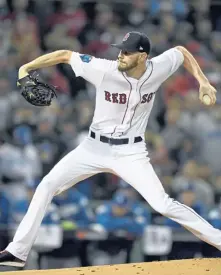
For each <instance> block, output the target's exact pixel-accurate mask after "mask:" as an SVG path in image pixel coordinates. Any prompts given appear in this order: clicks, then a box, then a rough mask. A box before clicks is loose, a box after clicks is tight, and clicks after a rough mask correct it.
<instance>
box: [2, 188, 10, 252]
mask: <svg viewBox="0 0 221 275" xmlns="http://www.w3.org/2000/svg"><path fill="white" fill-rule="evenodd" d="M9 212H10V201H9V199H8V197H7V196H6V194H5V193H4V191H2V190H1V189H0V248H1V249H3V248H4V246H5V244H7V242H8V240H9V238H8V237H9V236H8V233H9V232H8V230H9V217H10V213H9Z"/></svg>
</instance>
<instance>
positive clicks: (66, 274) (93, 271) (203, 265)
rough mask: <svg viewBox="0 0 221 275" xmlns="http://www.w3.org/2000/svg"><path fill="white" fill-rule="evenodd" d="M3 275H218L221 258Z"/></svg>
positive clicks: (5, 273)
mask: <svg viewBox="0 0 221 275" xmlns="http://www.w3.org/2000/svg"><path fill="white" fill-rule="evenodd" d="M0 272H1V268H0ZM3 274H4V275H38V274H39V275H138V274H139V275H186V274H188V275H220V274H221V258H216V259H190V260H177V261H162V262H151V263H136V264H122V265H104V266H92V267H82V268H67V269H50V270H27V271H12V272H4V273H3Z"/></svg>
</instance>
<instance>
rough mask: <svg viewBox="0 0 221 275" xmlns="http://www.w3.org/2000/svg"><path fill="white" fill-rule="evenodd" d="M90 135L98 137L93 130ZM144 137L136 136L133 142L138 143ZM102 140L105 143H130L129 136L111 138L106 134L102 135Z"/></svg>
mask: <svg viewBox="0 0 221 275" xmlns="http://www.w3.org/2000/svg"><path fill="white" fill-rule="evenodd" d="M90 137H92V138H94V139H95V138H96V134H95V132H93V131H91V133H90ZM142 140H143V139H142V137H141V136H139V137H135V138H134V142H133V143H137V142H140V141H142ZM100 141H101V142H104V143H109V144H112V145H123V144H128V143H129V138H109V137H105V136H100Z"/></svg>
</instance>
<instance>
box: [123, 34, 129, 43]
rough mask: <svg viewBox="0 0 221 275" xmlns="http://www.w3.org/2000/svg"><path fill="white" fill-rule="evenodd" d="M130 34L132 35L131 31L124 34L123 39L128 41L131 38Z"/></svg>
mask: <svg viewBox="0 0 221 275" xmlns="http://www.w3.org/2000/svg"><path fill="white" fill-rule="evenodd" d="M129 36H130V33H129V32H128V33H127V34H126V35H125V36H124V38H123V41H127V39H128V38H129Z"/></svg>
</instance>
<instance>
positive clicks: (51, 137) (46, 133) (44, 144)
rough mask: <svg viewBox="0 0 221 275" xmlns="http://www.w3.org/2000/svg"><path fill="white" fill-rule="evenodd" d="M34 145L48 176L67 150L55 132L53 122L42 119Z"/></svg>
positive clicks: (44, 173)
mask: <svg viewBox="0 0 221 275" xmlns="http://www.w3.org/2000/svg"><path fill="white" fill-rule="evenodd" d="M34 144H35V145H36V147H37V149H38V152H39V156H40V159H41V162H42V165H43V175H46V174H47V173H48V172H49V171H50V170H51V168H52V167H53V166H54V164H55V163H56V162H57V161H58V160H59V159H60V157H61V154H63V152H64V151H65V150H66V147H65V145H64V144H63V143H62V142H61V141H60V138H59V136H58V135H57V133H56V132H55V128H54V124H53V121H51V120H50V119H48V118H42V120H41V121H40V122H39V124H38V128H37V133H36V134H35V137H34Z"/></svg>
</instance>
